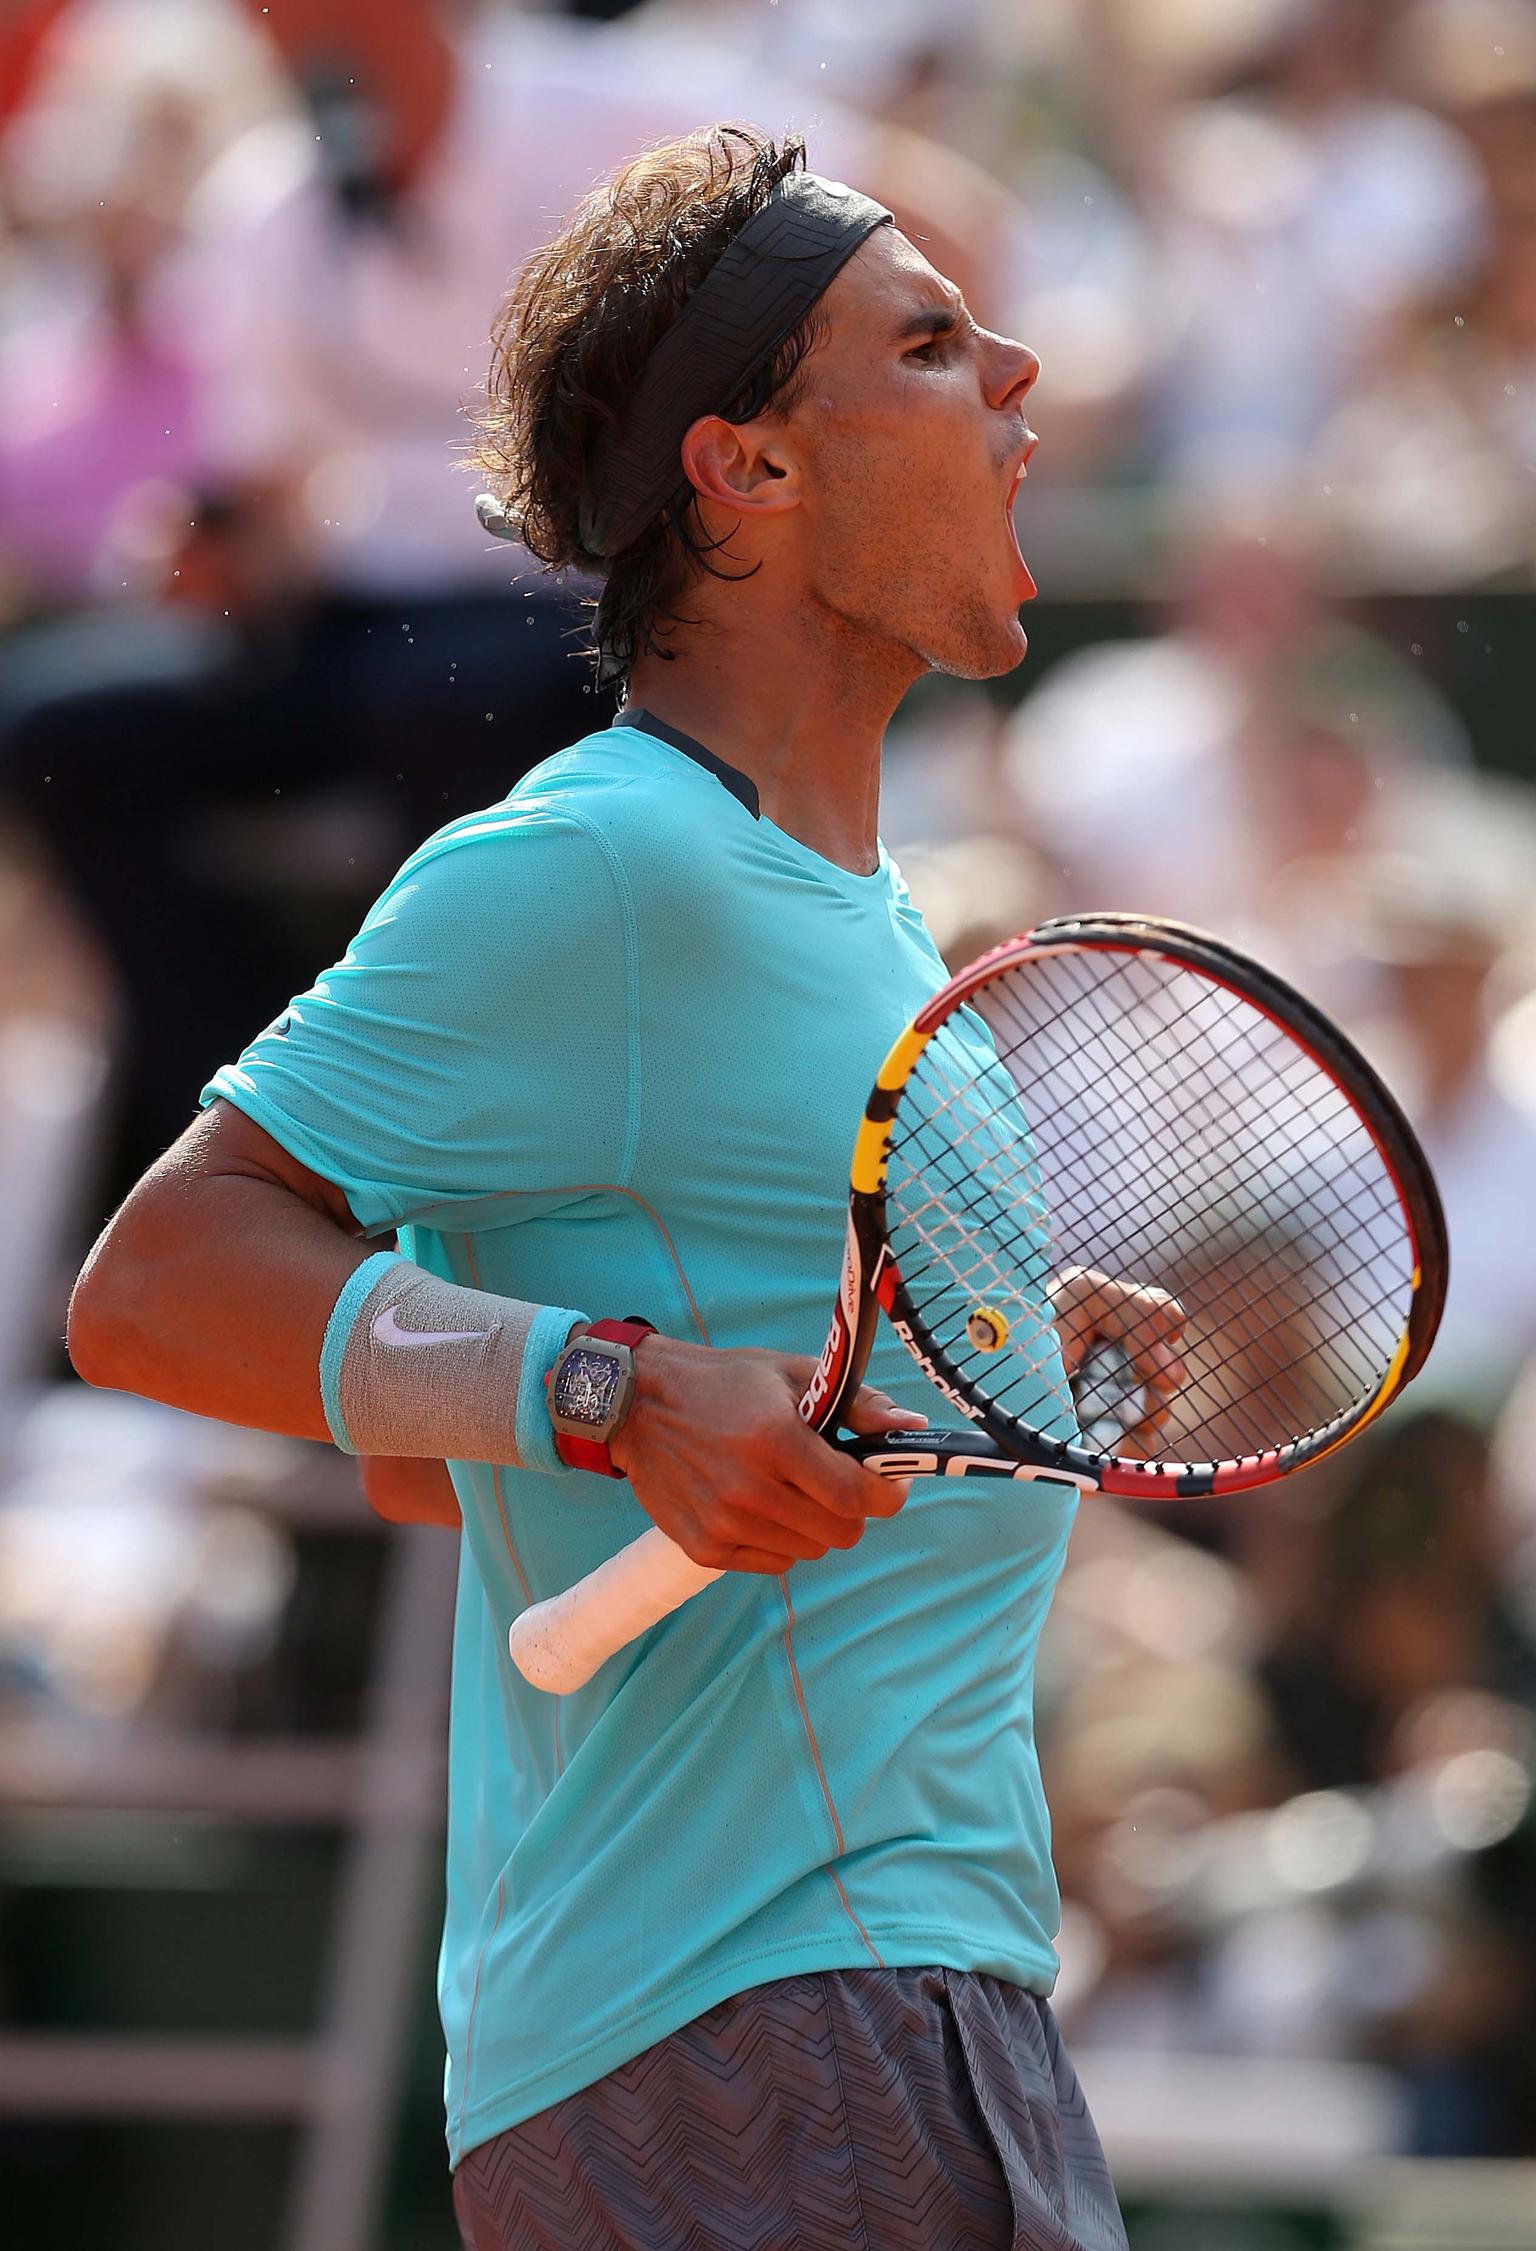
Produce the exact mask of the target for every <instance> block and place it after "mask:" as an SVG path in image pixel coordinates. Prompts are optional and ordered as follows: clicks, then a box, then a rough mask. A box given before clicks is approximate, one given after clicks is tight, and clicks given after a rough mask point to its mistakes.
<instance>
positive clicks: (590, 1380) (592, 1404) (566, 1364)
mask: <svg viewBox="0 0 1536 2251" xmlns="http://www.w3.org/2000/svg"><path fill="white" fill-rule="evenodd" d="M623 1373H624V1370H623V1368H622V1366H621V1365H620V1363H619V1362H618V1361H617V1360H615V1359H613V1358H611V1357H610V1355H609V1354H608V1353H606V1352H583V1351H582V1350H581V1348H580V1346H577V1347H576V1349H575V1350H574V1351H571V1352H568V1353H567V1354H566V1356H565V1358H564V1360H563V1361H562V1362H561V1364H560V1373H559V1374H558V1376H557V1377H556V1378H555V1386H554V1391H553V1394H552V1396H551V1402H550V1403H551V1405H552V1406H553V1407H554V1408H555V1410H556V1412H557V1413H559V1414H562V1415H565V1416H568V1417H569V1419H570V1420H571V1421H572V1422H577V1423H585V1424H587V1425H588V1426H589V1427H590V1428H591V1429H593V1430H597V1429H600V1428H601V1427H602V1425H603V1424H604V1423H605V1422H606V1421H607V1419H608V1414H609V1410H610V1408H611V1407H612V1405H613V1402H614V1399H615V1398H616V1397H617V1395H618V1389H619V1383H620V1380H621V1378H622V1376H623Z"/></svg>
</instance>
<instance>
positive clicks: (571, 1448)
mask: <svg viewBox="0 0 1536 2251" xmlns="http://www.w3.org/2000/svg"><path fill="white" fill-rule="evenodd" d="M555 1452H556V1453H557V1454H558V1455H559V1456H560V1459H561V1460H562V1461H563V1462H564V1463H565V1465H566V1467H567V1468H568V1469H590V1470H592V1471H594V1472H595V1473H596V1474H597V1476H599V1477H622V1476H623V1474H624V1472H623V1471H622V1470H621V1469H620V1468H619V1467H618V1466H617V1464H616V1463H615V1461H614V1458H613V1456H612V1454H610V1453H609V1451H608V1441H607V1439H606V1438H578V1437H577V1436H576V1433H575V1432H574V1431H573V1430H557V1431H556V1432H555Z"/></svg>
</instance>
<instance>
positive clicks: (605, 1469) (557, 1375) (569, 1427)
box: [544, 1313, 655, 1477]
mask: <svg viewBox="0 0 1536 2251" xmlns="http://www.w3.org/2000/svg"><path fill="white" fill-rule="evenodd" d="M654 1334H655V1324H654V1322H651V1321H642V1320H641V1319H640V1316H639V1315H638V1314H634V1313H632V1314H630V1315H629V1317H628V1318H627V1319H626V1320H623V1321H594V1322H593V1324H592V1326H591V1327H590V1328H589V1329H587V1330H586V1331H585V1332H584V1334H582V1335H581V1336H575V1337H572V1339H571V1341H570V1343H569V1344H568V1345H566V1346H565V1347H564V1349H563V1350H562V1352H561V1353H560V1355H559V1358H558V1359H557V1360H556V1362H555V1364H554V1366H553V1367H552V1368H551V1369H550V1371H549V1374H548V1375H547V1376H546V1377H545V1379H544V1384H545V1390H546V1392H547V1394H548V1398H549V1419H550V1422H551V1423H552V1424H553V1426H554V1432H555V1451H556V1453H557V1454H558V1455H559V1456H560V1459H561V1460H562V1461H563V1462H565V1463H567V1464H568V1465H569V1467H570V1468H572V1469H589V1470H594V1471H596V1473H597V1474H598V1475H599V1476H600V1477H622V1476H623V1475H624V1472H623V1471H622V1470H621V1469H620V1468H618V1466H617V1465H616V1463H615V1462H614V1459H613V1456H612V1454H610V1453H609V1451H608V1442H609V1440H610V1439H611V1438H612V1437H613V1435H614V1433H615V1432H616V1431H617V1430H618V1428H619V1425H620V1424H621V1423H622V1422H623V1420H624V1417H625V1416H626V1415H627V1414H628V1412H629V1405H630V1401H631V1400H632V1399H633V1398H634V1396H635V1348H636V1346H637V1345H638V1344H639V1343H640V1340H641V1339H642V1337H648V1336H654Z"/></svg>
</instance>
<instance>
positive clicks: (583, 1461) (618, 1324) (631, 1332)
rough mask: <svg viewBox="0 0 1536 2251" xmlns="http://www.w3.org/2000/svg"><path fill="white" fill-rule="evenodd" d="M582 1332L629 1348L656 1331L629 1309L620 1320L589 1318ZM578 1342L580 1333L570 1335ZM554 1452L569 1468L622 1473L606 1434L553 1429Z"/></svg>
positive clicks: (602, 1474)
mask: <svg viewBox="0 0 1536 2251" xmlns="http://www.w3.org/2000/svg"><path fill="white" fill-rule="evenodd" d="M583 1334H584V1335H586V1336H589V1337H601V1338H602V1340H603V1342H604V1343H605V1344H627V1345H628V1346H629V1349H630V1351H631V1352H633V1351H634V1349H635V1347H636V1346H637V1345H638V1344H639V1343H641V1341H642V1340H643V1339H644V1338H646V1337H651V1336H654V1335H655V1334H656V1324H655V1322H654V1321H644V1320H642V1319H641V1318H640V1315H639V1314H638V1313H631V1314H629V1315H627V1316H626V1318H625V1319H624V1320H622V1321H589V1322H588V1323H587V1326H586V1329H585V1330H584V1331H583ZM572 1342H573V1343H577V1344H579V1343H580V1342H581V1338H580V1337H576V1338H573V1339H572ZM555 1452H556V1453H557V1454H558V1455H559V1456H560V1459H561V1460H562V1461H563V1462H564V1463H565V1464H566V1466H567V1468H569V1469H586V1470H591V1471H592V1472H593V1473H594V1474H595V1475H596V1476H598V1477H622V1476H623V1475H624V1472H623V1471H622V1470H621V1469H620V1468H619V1466H618V1464H617V1463H616V1462H615V1461H614V1458H613V1456H612V1454H610V1453H609V1451H608V1441H607V1439H606V1438H579V1437H578V1436H577V1435H576V1433H575V1432H574V1431H571V1430H557V1431H556V1432H555Z"/></svg>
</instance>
